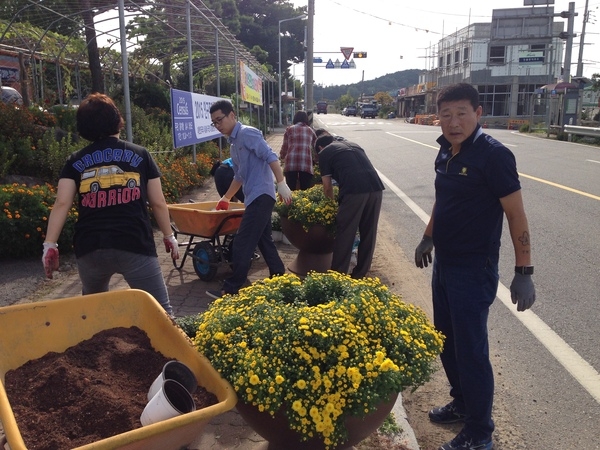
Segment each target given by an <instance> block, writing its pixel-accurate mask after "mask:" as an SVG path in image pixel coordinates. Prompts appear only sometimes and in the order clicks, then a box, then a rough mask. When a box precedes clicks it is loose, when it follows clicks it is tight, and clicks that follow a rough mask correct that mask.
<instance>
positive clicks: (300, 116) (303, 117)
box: [292, 111, 308, 125]
mask: <svg viewBox="0 0 600 450" xmlns="http://www.w3.org/2000/svg"><path fill="white" fill-rule="evenodd" d="M292 123H293V124H294V125H296V124H297V123H303V124H305V125H308V114H306V111H298V112H297V113H296V114H294V120H293V121H292Z"/></svg>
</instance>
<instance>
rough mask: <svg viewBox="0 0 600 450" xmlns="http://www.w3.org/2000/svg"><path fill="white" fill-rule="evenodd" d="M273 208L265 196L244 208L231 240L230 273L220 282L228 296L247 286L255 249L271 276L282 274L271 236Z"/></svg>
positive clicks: (279, 258) (281, 266) (268, 197)
mask: <svg viewBox="0 0 600 450" xmlns="http://www.w3.org/2000/svg"><path fill="white" fill-rule="evenodd" d="M273 206H275V200H274V199H273V197H271V196H270V195H267V194H263V195H261V196H259V197H257V198H256V199H255V200H254V201H253V202H252V203H250V204H249V205H246V206H245V209H244V215H243V216H242V222H241V224H240V227H239V228H238V231H237V233H236V234H235V239H234V240H233V273H232V275H231V276H230V277H228V278H227V279H225V280H224V282H223V288H222V289H223V290H224V291H225V292H226V293H227V294H237V293H238V291H239V290H240V288H241V287H242V286H243V285H244V283H245V282H246V279H247V277H248V272H249V271H250V264H251V259H252V256H253V255H254V250H255V249H256V247H257V246H258V249H259V250H260V253H261V254H262V256H263V258H264V259H265V263H266V264H267V266H268V267H269V274H270V275H274V274H283V273H285V266H284V265H283V261H282V260H281V257H280V256H279V253H278V252H277V247H276V246H275V242H273V235H272V233H271V214H272V213H273Z"/></svg>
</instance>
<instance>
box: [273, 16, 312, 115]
mask: <svg viewBox="0 0 600 450" xmlns="http://www.w3.org/2000/svg"><path fill="white" fill-rule="evenodd" d="M298 19H306V14H301V15H299V16H297V17H291V18H289V19H281V20H280V21H279V27H278V29H277V37H278V38H279V126H281V125H283V122H282V120H281V112H282V108H281V103H282V100H283V92H281V24H282V22H287V21H289V20H298Z"/></svg>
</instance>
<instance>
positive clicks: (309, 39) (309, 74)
mask: <svg viewBox="0 0 600 450" xmlns="http://www.w3.org/2000/svg"><path fill="white" fill-rule="evenodd" d="M314 14H315V0H308V22H307V23H306V98H305V99H304V102H305V103H306V112H307V114H308V118H309V123H311V124H312V118H313V82H314V80H313V48H314V42H313V27H314V17H313V16H314Z"/></svg>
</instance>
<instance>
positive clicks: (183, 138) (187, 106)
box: [171, 89, 222, 148]
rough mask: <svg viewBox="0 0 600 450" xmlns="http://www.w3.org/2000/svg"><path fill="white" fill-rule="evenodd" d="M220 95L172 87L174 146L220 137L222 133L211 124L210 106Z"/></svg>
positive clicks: (183, 145)
mask: <svg viewBox="0 0 600 450" xmlns="http://www.w3.org/2000/svg"><path fill="white" fill-rule="evenodd" d="M217 100H222V99H221V98H220V97H213V96H211V95H204V94H195V93H193V92H187V91H180V90H177V89H171V117H172V122H173V123H172V125H173V146H174V147H175V148H179V147H185V146H186V145H193V144H199V143H200V142H205V141H210V140H211V139H215V138H218V137H219V136H221V133H220V132H219V131H218V130H217V129H216V128H215V127H213V126H212V125H211V119H210V107H211V105H212V104H213V103H214V102H216V101H217Z"/></svg>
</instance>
